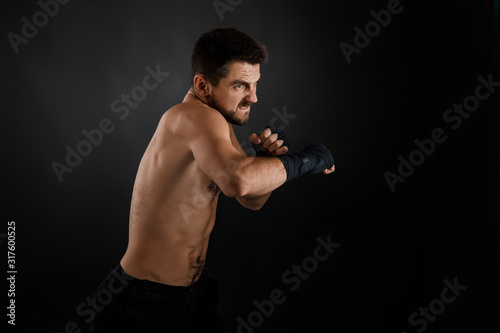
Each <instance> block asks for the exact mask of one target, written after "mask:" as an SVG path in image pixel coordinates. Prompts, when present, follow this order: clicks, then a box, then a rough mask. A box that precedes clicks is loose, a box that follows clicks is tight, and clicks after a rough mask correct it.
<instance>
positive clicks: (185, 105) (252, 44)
mask: <svg viewBox="0 0 500 333" xmlns="http://www.w3.org/2000/svg"><path fill="white" fill-rule="evenodd" d="M266 60H267V51H266V48H265V47H264V46H263V45H261V44H259V43H257V42H256V41H254V40H253V39H252V38H250V37H249V36H247V35H246V34H244V33H242V32H240V31H238V30H236V29H233V28H217V29H212V30H211V31H209V32H207V33H205V34H203V35H202V36H201V37H200V38H199V39H198V41H197V42H196V44H195V47H194V50H193V55H192V82H191V83H192V86H191V89H190V90H189V91H188V93H187V94H186V96H185V98H184V100H183V101H182V103H181V104H178V105H176V106H174V107H172V108H171V109H169V110H168V111H167V112H165V114H164V115H163V116H162V118H161V120H160V122H159V124H158V128H157V129H156V132H155V134H154V136H153V138H152V139H151V142H150V144H149V146H148V147H147V149H146V152H145V153H144V156H143V157H142V160H141V163H140V165H139V169H138V171H137V177H136V180H135V185H134V189H133V195H132V204H131V211H130V224H129V244H128V248H127V251H126V253H125V255H124V256H123V258H122V260H121V262H120V264H119V265H118V267H117V268H116V269H115V270H114V271H112V273H111V274H110V276H109V277H108V278H107V279H106V280H105V281H104V282H103V283H102V284H101V286H100V288H99V289H98V292H97V293H99V292H101V294H104V293H105V292H104V290H107V291H109V293H108V294H111V295H112V296H113V297H112V300H111V301H109V303H110V304H107V305H106V306H105V307H103V308H102V309H96V318H95V320H94V322H93V327H92V332H107V333H110V332H159V331H160V330H162V329H163V331H164V332H223V328H222V323H221V320H220V317H219V316H218V314H217V312H216V309H215V307H216V304H217V290H216V288H213V287H214V281H213V280H211V279H209V278H208V277H207V276H206V273H205V271H204V266H205V257H206V253H207V248H208V243H209V237H210V232H211V231H212V229H213V227H214V223H215V212H216V207H217V199H218V197H219V195H220V193H221V192H222V193H224V195H226V196H228V197H231V198H236V200H238V201H239V202H240V203H241V205H243V206H244V207H247V208H250V209H259V208H261V207H262V205H263V204H264V203H265V202H266V200H267V199H268V198H269V195H270V194H271V192H272V191H273V190H274V189H276V188H277V187H279V186H281V185H283V184H284V183H285V182H286V181H289V180H291V179H293V178H295V177H298V176H300V175H302V174H311V173H320V172H322V173H324V174H329V173H331V172H333V171H334V165H333V164H334V162H333V157H332V155H331V153H330V152H329V151H328V150H327V149H326V148H325V147H324V146H323V145H310V146H308V147H307V148H306V149H305V150H303V151H302V152H300V153H297V154H289V153H288V147H287V144H286V143H287V140H286V137H284V133H283V132H282V131H279V130H276V129H275V128H274V127H272V126H271V127H268V128H266V129H264V130H263V131H262V132H261V133H259V134H257V133H254V134H252V135H251V137H250V140H251V142H252V143H253V144H254V145H255V147H257V150H258V156H256V157H249V156H246V154H245V153H244V152H243V150H242V148H241V146H240V145H239V143H238V140H237V138H236V136H235V134H234V130H233V126H232V125H233V124H235V125H244V124H245V123H246V122H247V121H248V118H249V114H250V108H251V105H252V104H254V103H256V102H257V95H256V92H257V82H258V81H259V79H260V64H262V63H264V62H265V61H266ZM97 293H96V294H97ZM99 310H100V311H99Z"/></svg>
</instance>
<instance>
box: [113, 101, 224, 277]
mask: <svg viewBox="0 0 500 333" xmlns="http://www.w3.org/2000/svg"><path fill="white" fill-rule="evenodd" d="M207 111H208V112H210V108H209V107H208V106H206V105H204V104H202V103H199V102H198V103H197V102H196V101H195V100H193V99H189V98H186V99H185V101H184V102H183V103H182V104H178V105H176V106H174V107H172V108H171V109H170V110H168V111H167V112H166V113H165V114H164V115H163V117H162V119H161V120H160V123H159V124H158V128H157V129H156V132H155V134H154V136H153V138H152V139H151V142H150V144H149V146H148V148H147V149H146V152H145V153H144V156H143V157H142V160H141V163H140V165H139V169H138V171H137V176H136V180H135V185H134V191H133V195H132V203H131V210H130V226H129V245H128V249H127V252H126V254H125V256H124V258H123V259H122V261H121V265H122V267H123V268H124V270H125V272H127V273H128V274H130V275H132V276H135V277H137V278H140V279H148V280H152V281H157V282H161V283H164V284H169V285H183V286H186V285H189V284H191V283H193V282H195V281H196V279H197V278H198V277H199V274H200V273H201V271H202V269H203V267H204V262H205V256H206V250H207V246H208V239H209V236H210V232H211V231H212V229H213V226H214V222H215V211H216V206H217V199H218V196H219V193H220V190H219V189H218V187H217V186H216V185H215V183H214V182H212V181H211V180H210V179H209V178H208V177H207V176H206V175H205V174H204V173H203V172H202V171H201V169H200V168H199V166H198V164H197V163H196V161H195V159H194V157H193V153H192V151H191V149H190V142H191V140H192V134H193V131H194V130H197V127H198V126H203V125H204V124H199V123H197V119H199V118H200V117H198V115H199V113H200V112H207ZM206 125H208V124H206ZM222 130H227V131H229V124H227V128H226V129H222Z"/></svg>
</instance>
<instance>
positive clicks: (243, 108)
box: [238, 105, 250, 111]
mask: <svg viewBox="0 0 500 333" xmlns="http://www.w3.org/2000/svg"><path fill="white" fill-rule="evenodd" d="M238 109H240V110H241V111H248V110H250V105H246V106H240V107H239V108H238Z"/></svg>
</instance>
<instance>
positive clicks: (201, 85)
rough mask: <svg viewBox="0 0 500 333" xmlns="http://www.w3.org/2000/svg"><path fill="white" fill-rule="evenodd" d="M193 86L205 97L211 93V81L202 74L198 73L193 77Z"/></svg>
mask: <svg viewBox="0 0 500 333" xmlns="http://www.w3.org/2000/svg"><path fill="white" fill-rule="evenodd" d="M193 88H194V91H195V92H196V93H198V94H200V95H201V96H203V97H207V96H208V95H209V94H210V89H211V86H210V83H208V81H207V80H206V79H205V78H204V77H203V75H201V74H196V75H195V76H194V78H193Z"/></svg>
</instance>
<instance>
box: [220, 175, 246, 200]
mask: <svg viewBox="0 0 500 333" xmlns="http://www.w3.org/2000/svg"><path fill="white" fill-rule="evenodd" d="M226 183H227V184H226V186H224V187H222V188H221V190H222V193H224V195H225V196H227V197H230V198H240V197H244V196H245V195H248V193H249V184H248V183H247V182H246V181H245V180H244V178H243V177H239V176H238V175H231V176H230V177H229V179H228V181H227V182H226Z"/></svg>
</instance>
